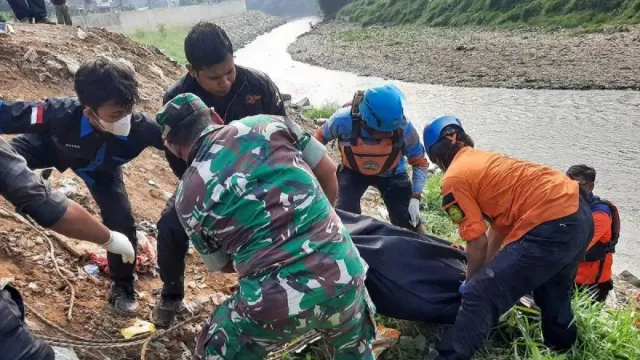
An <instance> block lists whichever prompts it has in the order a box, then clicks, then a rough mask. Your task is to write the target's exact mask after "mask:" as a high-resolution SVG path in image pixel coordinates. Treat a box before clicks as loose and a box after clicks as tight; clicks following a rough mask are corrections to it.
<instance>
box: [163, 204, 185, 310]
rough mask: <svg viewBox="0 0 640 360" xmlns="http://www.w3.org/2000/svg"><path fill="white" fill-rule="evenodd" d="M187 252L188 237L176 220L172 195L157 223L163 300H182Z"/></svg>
mask: <svg viewBox="0 0 640 360" xmlns="http://www.w3.org/2000/svg"><path fill="white" fill-rule="evenodd" d="M187 250H189V237H188V236H187V233H186V232H185V231H184V228H183V227H182V224H181V223H180V220H179V219H178V213H177V212H176V209H175V194H174V195H173V197H171V199H170V200H169V201H168V202H167V206H166V207H165V209H164V210H163V211H162V215H161V217H160V221H158V266H159V267H160V278H161V279H162V282H163V286H162V297H163V298H166V299H174V300H182V298H183V297H184V268H185V263H184V261H185V257H186V256H187Z"/></svg>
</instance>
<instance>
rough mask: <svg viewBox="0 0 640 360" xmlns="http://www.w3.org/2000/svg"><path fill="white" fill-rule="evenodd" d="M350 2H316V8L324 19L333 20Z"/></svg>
mask: <svg viewBox="0 0 640 360" xmlns="http://www.w3.org/2000/svg"><path fill="white" fill-rule="evenodd" d="M350 1H351V0H318V7H320V11H322V14H323V15H324V18H325V19H333V18H335V17H336V14H338V12H339V11H340V9H342V7H344V6H345V5H347V4H348V3H349V2H350Z"/></svg>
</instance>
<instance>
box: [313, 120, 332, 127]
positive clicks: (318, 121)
mask: <svg viewBox="0 0 640 360" xmlns="http://www.w3.org/2000/svg"><path fill="white" fill-rule="evenodd" d="M327 121H329V119H325V118H320V119H315V120H313V122H314V123H315V124H316V125H320V126H322V125H324V124H325V123H326V122H327Z"/></svg>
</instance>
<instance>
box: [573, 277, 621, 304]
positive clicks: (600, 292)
mask: <svg viewBox="0 0 640 360" xmlns="http://www.w3.org/2000/svg"><path fill="white" fill-rule="evenodd" d="M578 288H580V289H581V290H586V291H587V293H588V294H589V295H591V297H592V298H593V300H595V301H598V302H605V301H606V300H607V296H609V291H611V290H613V281H612V280H609V281H605V282H601V283H599V284H595V285H578Z"/></svg>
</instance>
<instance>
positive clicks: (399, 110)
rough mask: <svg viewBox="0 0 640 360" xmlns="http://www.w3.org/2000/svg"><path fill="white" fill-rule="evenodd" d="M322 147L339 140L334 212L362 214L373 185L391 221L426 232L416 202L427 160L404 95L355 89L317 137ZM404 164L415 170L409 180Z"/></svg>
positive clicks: (395, 90) (385, 88)
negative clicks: (406, 110)
mask: <svg viewBox="0 0 640 360" xmlns="http://www.w3.org/2000/svg"><path fill="white" fill-rule="evenodd" d="M316 138H317V139H318V140H319V141H320V142H322V143H323V144H327V143H328V142H330V141H332V140H334V139H338V141H339V145H340V153H341V155H342V166H341V168H340V170H339V172H338V182H339V192H338V203H337V206H336V207H337V208H338V209H341V210H345V211H349V212H352V213H355V214H360V213H361V209H360V199H361V198H362V195H364V192H365V191H366V190H367V188H369V186H373V187H375V188H377V189H378V191H380V194H381V195H382V200H383V201H384V203H385V205H386V206H387V210H388V211H389V218H390V220H391V223H392V224H393V225H396V226H401V227H404V228H407V229H409V230H414V231H418V232H421V233H424V229H423V227H422V224H421V220H420V199H421V197H422V190H423V188H424V184H425V181H426V179H427V171H428V167H429V162H428V161H427V159H426V156H425V151H424V146H422V144H421V143H420V135H418V132H417V131H416V129H415V127H414V126H413V124H412V123H411V121H409V120H408V119H407V118H406V117H405V115H404V95H403V94H402V93H401V92H400V89H398V88H397V87H395V86H393V85H383V86H378V87H373V88H370V89H367V90H366V91H359V92H357V93H356V95H355V97H354V99H353V102H352V103H351V104H350V105H349V106H348V107H344V108H342V109H340V110H338V111H337V112H336V113H335V114H333V116H332V117H331V119H329V121H328V122H327V123H326V124H325V125H324V126H323V127H322V128H320V129H318V132H317V133H316ZM407 163H408V164H409V165H411V166H412V167H413V175H412V180H410V179H409V175H408V174H407Z"/></svg>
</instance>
